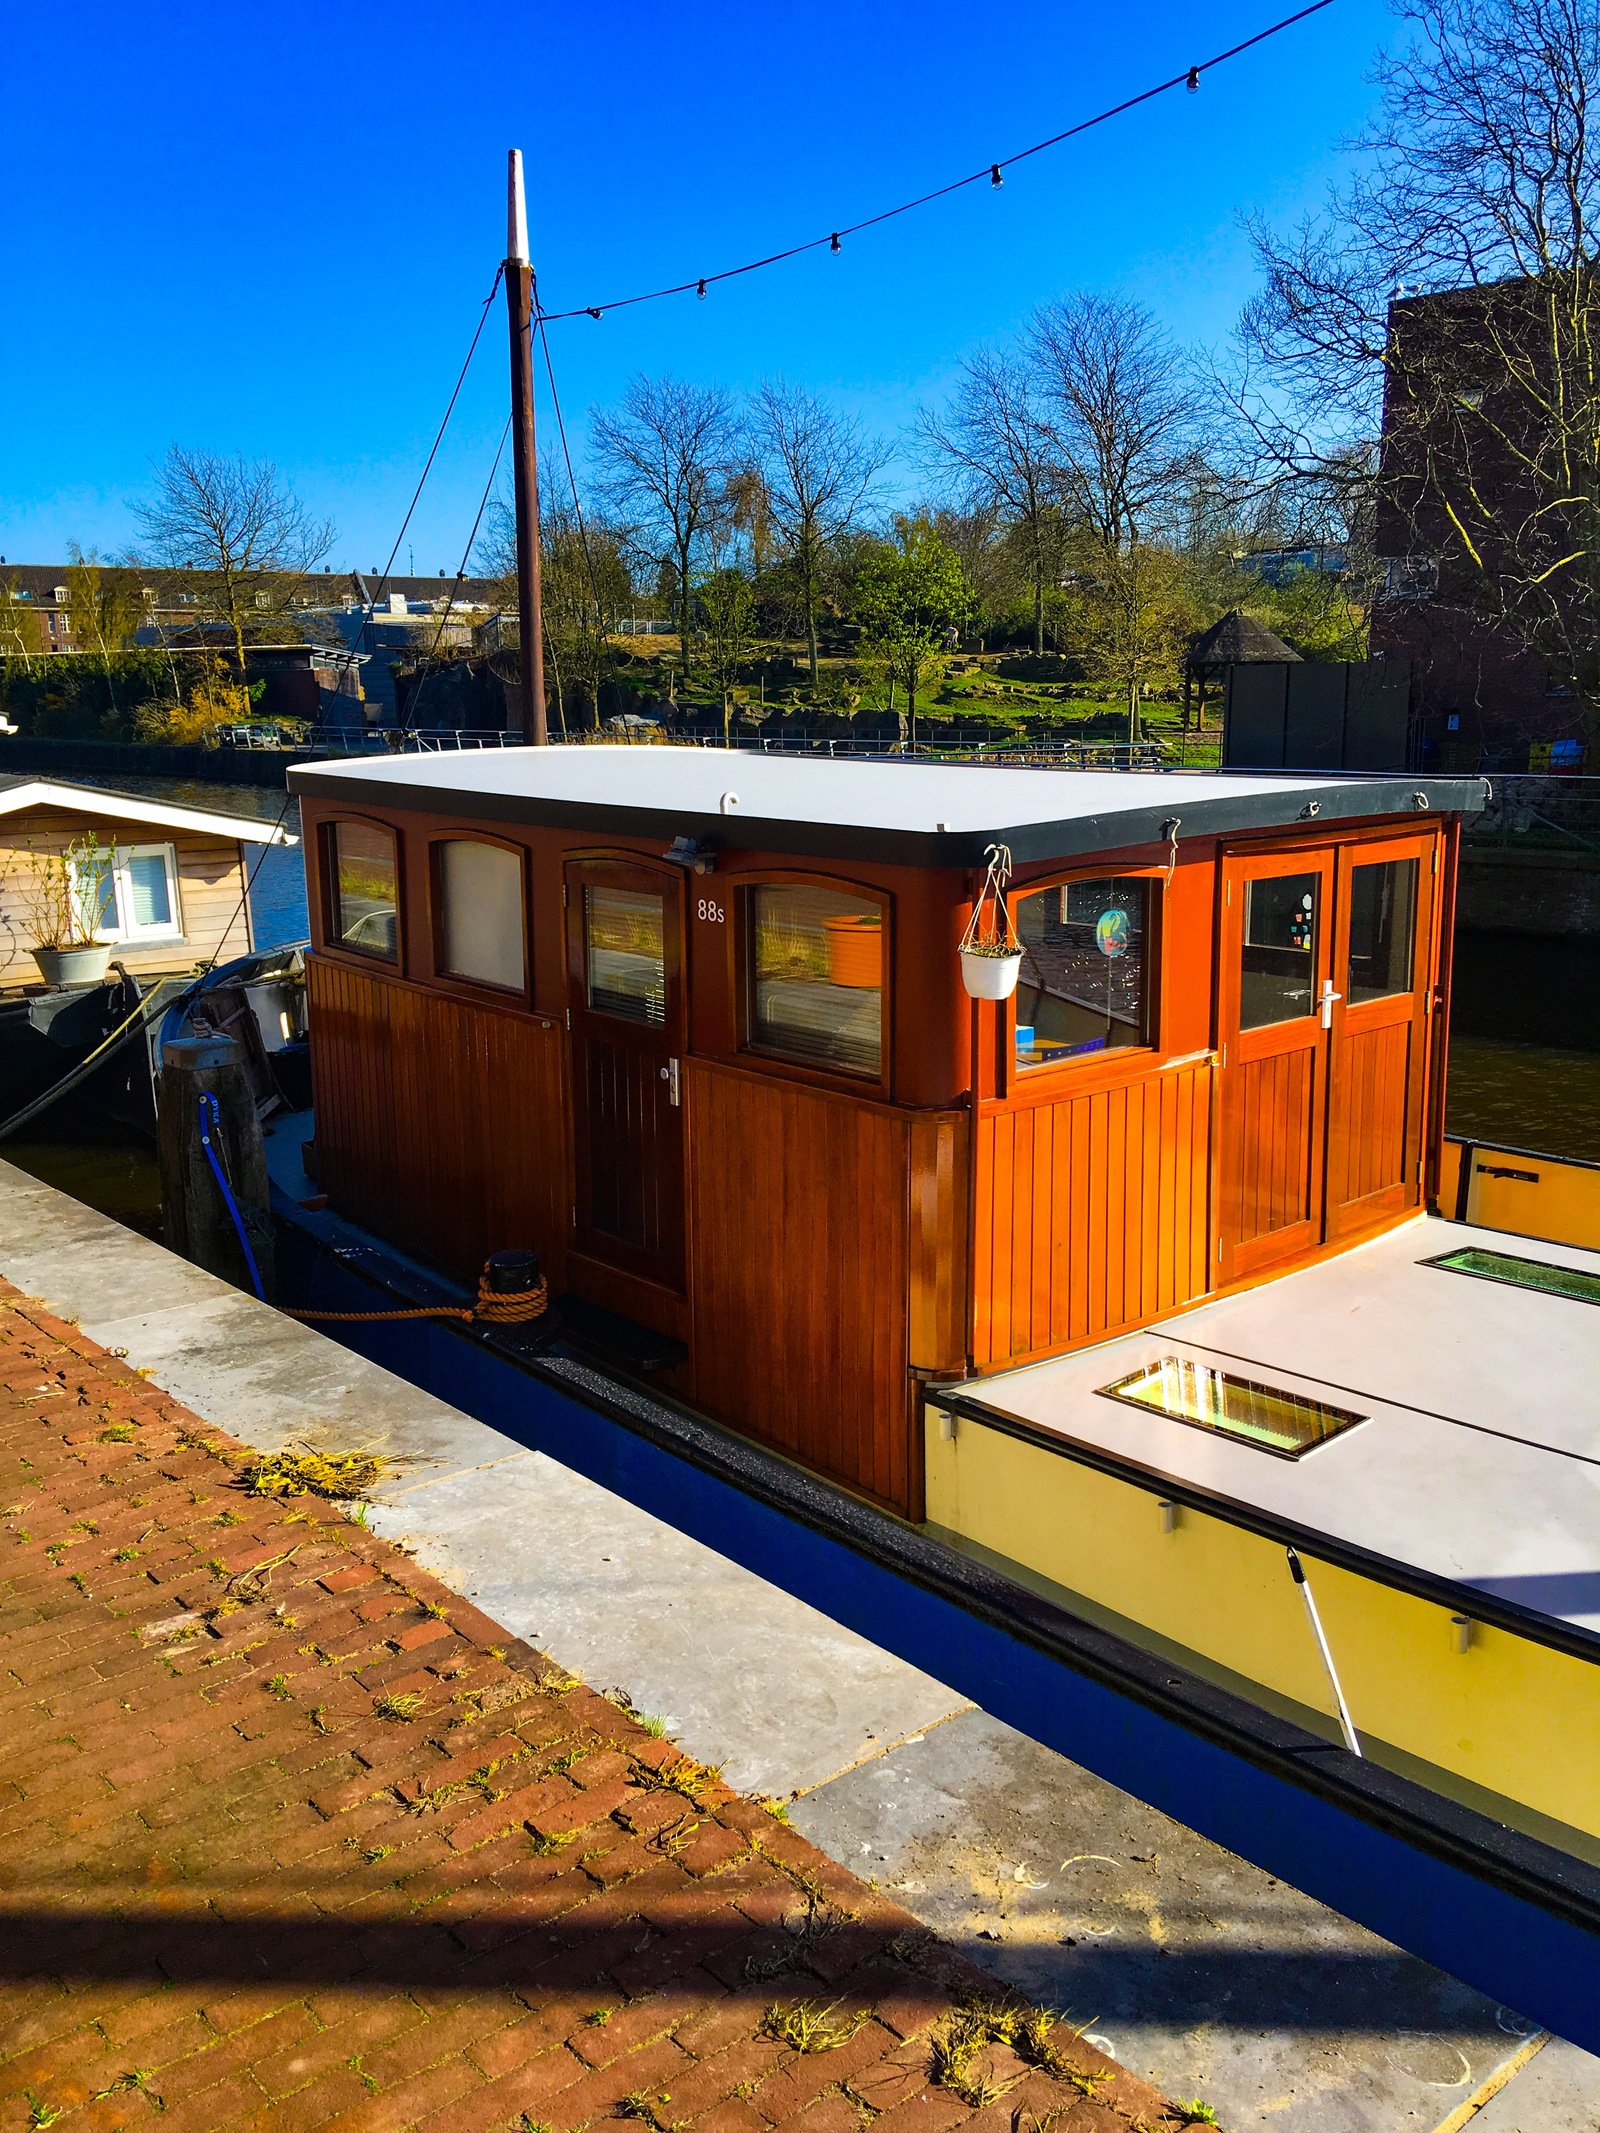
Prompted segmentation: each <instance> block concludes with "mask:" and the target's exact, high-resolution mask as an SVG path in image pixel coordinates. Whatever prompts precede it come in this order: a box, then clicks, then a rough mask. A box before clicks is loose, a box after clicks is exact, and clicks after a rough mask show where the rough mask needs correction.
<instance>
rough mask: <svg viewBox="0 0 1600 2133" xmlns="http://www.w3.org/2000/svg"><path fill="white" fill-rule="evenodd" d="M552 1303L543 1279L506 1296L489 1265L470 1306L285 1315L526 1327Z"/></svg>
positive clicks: (363, 1321)
mask: <svg viewBox="0 0 1600 2133" xmlns="http://www.w3.org/2000/svg"><path fill="white" fill-rule="evenodd" d="M549 1305H550V1291H549V1289H548V1287H547V1286H546V1284H545V1283H544V1282H543V1281H541V1282H540V1283H539V1286H538V1287H537V1288H536V1289H525V1290H524V1291H523V1292H522V1294H521V1295H520V1296H502V1295H500V1294H499V1293H498V1292H497V1291H496V1290H494V1289H491V1288H490V1286H489V1269H488V1267H487V1265H486V1266H485V1267H484V1270H483V1272H482V1273H481V1274H480V1275H479V1276H478V1294H477V1298H476V1300H475V1301H474V1302H473V1303H472V1304H471V1305H470V1306H469V1307H467V1308H466V1309H463V1308H462V1306H461V1305H460V1304H429V1305H424V1306H423V1307H422V1308H420V1309H418V1310H415V1311H285V1312H284V1314H283V1315H284V1317H285V1318H317V1319H328V1320H338V1321H339V1322H340V1323H341V1324H343V1325H353V1324H370V1323H371V1322H372V1321H373V1320H376V1319H383V1318H389V1319H395V1318H460V1319H464V1320H466V1321H468V1322H469V1323H470V1322H471V1321H472V1320H473V1319H475V1318H476V1319H483V1320H486V1321H487V1322H488V1323H489V1324H490V1325H492V1326H522V1325H526V1324H527V1322H528V1320H529V1319H532V1318H543V1316H544V1314H545V1312H546V1311H547V1310H548V1309H549Z"/></svg>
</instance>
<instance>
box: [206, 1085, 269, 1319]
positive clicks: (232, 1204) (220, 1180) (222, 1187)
mask: <svg viewBox="0 0 1600 2133" xmlns="http://www.w3.org/2000/svg"><path fill="white" fill-rule="evenodd" d="M208 1115H209V1129H208ZM213 1133H214V1134H216V1136H217V1138H218V1139H219V1140H220V1139H221V1138H222V1114H221V1113H220V1112H219V1111H218V1109H217V1099H216V1098H215V1097H214V1096H213V1095H212V1094H211V1093H210V1092H209V1090H208V1091H207V1092H206V1094H205V1095H203V1096H202V1097H201V1099H200V1145H201V1147H202V1148H203V1149H204V1150H205V1152H206V1161H207V1162H208V1163H209V1164H210V1165H211V1175H212V1176H213V1177H214V1178H215V1179H216V1181H217V1190H218V1192H220V1193H221V1195H222V1198H223V1201H224V1204H225V1205H226V1207H227V1210H228V1212H229V1214H230V1215H232V1217H233V1226H234V1228H235V1229H236V1230H237V1231H238V1233H239V1243H240V1245H241V1246H242V1247H243V1250H244V1263H245V1265H246V1266H247V1267H248V1268H249V1269H250V1279H251V1280H252V1281H253V1282H254V1283H255V1291H256V1294H257V1296H258V1297H260V1299H261V1301H262V1302H263V1303H265V1302H266V1300H267V1292H266V1290H265V1289H264V1288H263V1287H262V1286H261V1270H260V1268H259V1267H258V1266H257V1265H256V1255H255V1253H254V1252H253V1251H251V1249H250V1239H249V1238H248V1237H247V1236H246V1235H245V1228H244V1217H243V1216H242V1215H241V1214H240V1212H239V1203H238V1201H237V1200H236V1199H235V1198H234V1197H233V1191H232V1188H231V1187H230V1185H229V1184H228V1181H227V1179H226V1178H225V1177H224V1176H223V1175H222V1165H221V1164H220V1163H219V1162H218V1161H217V1151H216V1149H215V1148H214V1147H213V1146H212V1143H211V1135H212V1134H213Z"/></svg>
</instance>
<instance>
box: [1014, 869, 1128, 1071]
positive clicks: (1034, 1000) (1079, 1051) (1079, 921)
mask: <svg viewBox="0 0 1600 2133" xmlns="http://www.w3.org/2000/svg"><path fill="white" fill-rule="evenodd" d="M1149 908H1150V884H1149V882H1148V881H1146V880H1144V879H1143V878H1142V877H1141V876H1139V875H1137V874H1112V875H1108V876H1106V877H1105V878H1104V879H1102V880H1100V881H1069V882H1063V883H1060V884H1058V885H1057V886H1056V887H1054V888H1049V889H1035V890H1034V891H1033V892H1032V894H1031V895H1028V896H1019V897H1018V898H1017V908H1016V925H1017V936H1018V938H1019V939H1020V940H1021V942H1022V969H1021V971H1020V973H1019V975H1018V978H1017V1031H1016V1049H1017V1064H1018V1066H1019V1067H1034V1066H1050V1065H1053V1064H1054V1063H1055V1062H1056V1061H1058V1060H1062V1059H1077V1058H1081V1057H1083V1056H1085V1055H1087V1054H1088V1053H1091V1052H1105V1051H1112V1050H1115V1049H1117V1048H1118V1047H1120V1046H1124V1045H1130V1044H1147V1043H1148V1042H1149V1041H1150V1039H1149V989H1150V969H1149V952H1148V944H1149V938H1150V927H1149Z"/></svg>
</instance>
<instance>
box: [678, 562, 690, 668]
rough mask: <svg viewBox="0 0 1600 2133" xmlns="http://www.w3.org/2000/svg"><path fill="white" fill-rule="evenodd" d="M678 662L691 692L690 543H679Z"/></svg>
mask: <svg viewBox="0 0 1600 2133" xmlns="http://www.w3.org/2000/svg"><path fill="white" fill-rule="evenodd" d="M678 664H679V665H680V667H682V669H683V693H684V695H685V696H687V695H688V693H689V543H688V542H687V541H680V542H679V543H678Z"/></svg>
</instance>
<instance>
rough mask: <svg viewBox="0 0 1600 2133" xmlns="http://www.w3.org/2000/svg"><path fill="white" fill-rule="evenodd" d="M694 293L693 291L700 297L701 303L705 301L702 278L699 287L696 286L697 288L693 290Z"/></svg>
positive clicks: (704, 287)
mask: <svg viewBox="0 0 1600 2133" xmlns="http://www.w3.org/2000/svg"><path fill="white" fill-rule="evenodd" d="M694 293H695V295H696V296H698V297H699V299H700V301H701V303H704V302H705V300H706V285H705V282H704V280H702V281H701V283H700V286H699V287H698V288H697V289H696V290H695V292H694Z"/></svg>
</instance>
